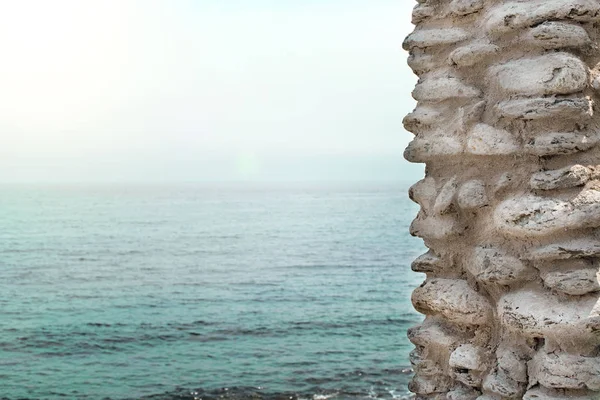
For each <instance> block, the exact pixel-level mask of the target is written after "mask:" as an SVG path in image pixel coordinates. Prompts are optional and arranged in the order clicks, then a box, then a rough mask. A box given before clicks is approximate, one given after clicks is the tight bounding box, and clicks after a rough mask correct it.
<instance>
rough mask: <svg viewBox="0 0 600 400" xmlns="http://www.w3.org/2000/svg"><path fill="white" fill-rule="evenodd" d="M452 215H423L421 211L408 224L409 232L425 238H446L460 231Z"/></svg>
mask: <svg viewBox="0 0 600 400" xmlns="http://www.w3.org/2000/svg"><path fill="white" fill-rule="evenodd" d="M460 230H461V228H460V225H459V224H458V221H457V219H456V218H455V217H454V216H451V215H450V216H446V215H442V216H429V217H427V216H425V215H424V214H423V213H422V212H421V213H419V215H418V216H417V218H416V219H415V220H414V221H413V222H412V224H411V225H410V234H411V235H413V236H417V237H420V238H423V239H426V240H441V239H447V238H449V237H451V236H454V235H456V234H458V233H459V232H460Z"/></svg>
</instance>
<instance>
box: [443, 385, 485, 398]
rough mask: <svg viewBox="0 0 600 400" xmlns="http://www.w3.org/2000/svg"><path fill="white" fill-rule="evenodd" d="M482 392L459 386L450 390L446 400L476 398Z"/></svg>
mask: <svg viewBox="0 0 600 400" xmlns="http://www.w3.org/2000/svg"><path fill="white" fill-rule="evenodd" d="M480 394H481V393H480V392H479V391H477V390H474V389H472V388H466V387H459V388H456V389H453V390H451V391H450V392H448V395H447V396H446V398H445V399H444V400H475V399H477V397H479V395H480Z"/></svg>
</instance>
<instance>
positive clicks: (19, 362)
mask: <svg viewBox="0 0 600 400" xmlns="http://www.w3.org/2000/svg"><path fill="white" fill-rule="evenodd" d="M406 191H407V187H405V186H402V185H397V186H387V187H382V186H380V187H373V186H371V187H364V186H362V187H361V186H355V187H351V186H346V187H341V186H335V187H324V186H320V187H316V186H299V185H294V186H288V187H265V186H263V187H248V186H240V187H212V188H211V187H207V186H193V185H188V186H179V187H175V186H170V187H169V186H162V187H158V186H156V187H151V186H130V187H126V186H113V187H111V186H83V187H77V186H62V187H61V186H46V187H27V186H11V187H9V186H5V187H0V220H1V223H0V226H1V227H2V229H1V230H0V307H1V308H0V309H1V314H0V398H3V399H11V400H12V399H59V398H60V399H134V398H135V399H137V398H148V399H194V398H196V399H200V398H202V399H211V398H223V397H224V398H273V399H279V398H281V399H283V398H286V399H289V398H309V399H320V398H325V397H331V398H340V399H341V398H403V395H404V394H406V384H407V382H408V380H409V379H410V364H409V362H408V353H409V351H410V350H411V349H412V348H411V345H410V343H409V342H408V340H407V339H406V334H405V331H406V329H407V328H408V327H409V326H411V325H414V324H415V323H417V322H418V321H419V320H420V319H421V317H420V316H419V315H418V314H417V313H416V312H415V311H413V310H412V307H411V304H410V299H409V296H410V291H411V290H412V289H413V288H414V287H416V286H417V285H418V284H419V283H420V282H421V280H422V277H421V276H419V275H417V274H413V273H411V272H410V262H411V260H412V259H413V258H415V257H416V256H417V255H419V254H421V253H422V252H423V245H422V244H421V241H420V240H417V239H414V238H412V237H410V236H409V235H408V225H409V223H410V221H411V219H412V218H413V217H414V215H416V206H415V205H414V204H412V203H411V202H410V201H409V200H408V199H407V195H406Z"/></svg>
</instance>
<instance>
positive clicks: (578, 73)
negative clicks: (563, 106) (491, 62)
mask: <svg viewBox="0 0 600 400" xmlns="http://www.w3.org/2000/svg"><path fill="white" fill-rule="evenodd" d="M488 79H489V80H490V81H491V84H492V85H495V86H496V87H498V88H499V89H500V90H504V91H506V92H507V93H511V94H524V95H533V94H536V95H540V94H542V95H548V94H569V93H576V92H580V91H582V90H583V89H585V87H586V86H587V84H588V68H587V66H586V65H585V64H584V63H583V61H581V60H580V59H579V58H577V57H575V56H572V55H570V54H568V53H550V54H546V55H543V56H540V57H533V58H526V59H520V60H515V61H510V62H507V63H504V64H500V65H497V66H494V67H492V68H490V70H489V73H488Z"/></svg>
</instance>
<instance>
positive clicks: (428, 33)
mask: <svg viewBox="0 0 600 400" xmlns="http://www.w3.org/2000/svg"><path fill="white" fill-rule="evenodd" d="M468 38H469V34H468V33H467V32H466V31H465V30H463V29H460V28H441V29H422V30H417V31H414V32H413V33H411V34H410V35H408V37H407V38H406V39H405V40H404V43H403V44H402V47H403V48H404V50H412V49H414V48H422V49H423V48H427V47H434V46H442V45H449V44H453V43H458V42H462V41H464V40H466V39H468Z"/></svg>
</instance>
